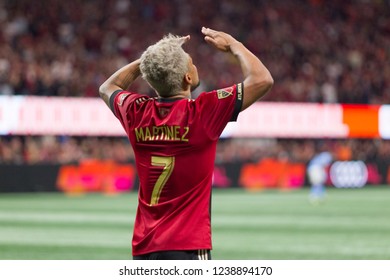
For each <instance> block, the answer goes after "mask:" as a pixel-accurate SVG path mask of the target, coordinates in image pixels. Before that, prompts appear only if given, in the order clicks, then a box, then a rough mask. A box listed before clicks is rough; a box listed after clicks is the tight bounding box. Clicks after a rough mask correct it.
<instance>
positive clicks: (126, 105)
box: [110, 90, 148, 132]
mask: <svg viewBox="0 0 390 280" xmlns="http://www.w3.org/2000/svg"><path fill="white" fill-rule="evenodd" d="M147 98H148V96H145V95H141V94H138V93H134V92H129V91H125V90H117V91H115V92H114V93H113V94H112V95H111V97H110V109H111V111H112V112H113V113H114V115H115V116H116V117H117V118H118V120H119V121H120V122H121V124H122V126H123V128H124V129H125V130H126V132H128V131H129V124H130V123H131V122H132V120H131V118H132V116H131V114H129V112H131V111H132V110H130V107H131V106H133V105H134V103H137V101H138V100H146V99H147Z"/></svg>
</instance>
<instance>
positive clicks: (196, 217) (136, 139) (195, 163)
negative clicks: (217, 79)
mask: <svg viewBox="0 0 390 280" xmlns="http://www.w3.org/2000/svg"><path fill="white" fill-rule="evenodd" d="M242 99H243V84H242V83H240V84H237V85H234V86H231V87H228V88H225V89H220V90H215V91H211V92H204V93H202V94H200V95H199V97H198V98H197V99H195V100H193V99H164V98H150V97H148V96H145V95H140V94H137V93H132V92H128V91H117V92H115V93H114V94H113V95H112V97H111V99H110V106H111V109H112V110H113V112H114V114H115V116H116V117H117V118H118V119H119V120H120V122H121V123H122V126H123V127H124V129H125V130H126V133H127V135H128V137H129V140H130V142H131V145H132V147H133V149H134V153H135V159H136V165H137V172H138V176H139V180H140V188H139V195H138V200H139V203H138V209H137V214H136V219H135V225H134V235H133V242H132V245H133V255H134V256H136V255H142V254H146V253H151V252H156V251H169V250H198V249H211V247H212V246H211V226H210V199H211V183H212V175H213V170H214V160H215V152H216V144H217V141H218V138H219V136H220V135H221V133H222V131H223V129H224V128H225V126H226V124H227V123H228V122H229V121H235V120H236V118H237V115H238V113H239V112H240V110H241V105H242Z"/></svg>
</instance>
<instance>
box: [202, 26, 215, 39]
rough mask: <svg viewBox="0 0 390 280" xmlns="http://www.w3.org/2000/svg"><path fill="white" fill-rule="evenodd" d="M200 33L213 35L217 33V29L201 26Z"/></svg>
mask: <svg viewBox="0 0 390 280" xmlns="http://www.w3.org/2000/svg"><path fill="white" fill-rule="evenodd" d="M202 33H203V34H204V35H207V36H212V37H213V36H214V35H215V34H216V33H217V31H215V30H213V29H210V28H206V27H202Z"/></svg>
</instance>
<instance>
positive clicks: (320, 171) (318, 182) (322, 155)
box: [307, 149, 333, 204]
mask: <svg viewBox="0 0 390 280" xmlns="http://www.w3.org/2000/svg"><path fill="white" fill-rule="evenodd" d="M321 150H322V151H320V152H319V153H317V154H315V155H314V157H313V158H312V159H311V160H310V162H309V164H308V165H307V173H308V178H309V182H310V186H311V188H310V197H309V199H310V202H312V203H314V204H316V203H319V202H322V201H323V200H324V199H325V194H326V193H325V183H326V179H327V168H328V166H329V165H330V164H331V163H332V160H333V156H332V154H331V153H330V152H328V151H324V150H323V149H321Z"/></svg>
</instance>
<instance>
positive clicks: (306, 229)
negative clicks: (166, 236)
mask: <svg viewBox="0 0 390 280" xmlns="http://www.w3.org/2000/svg"><path fill="white" fill-rule="evenodd" d="M136 199H137V195H136V193H130V194H125V195H120V196H114V197H106V196H103V195H100V194H93V195H85V196H80V197H68V196H65V195H63V194H59V193H56V194H0V259H11V260H15V259H77V260H79V259H115V260H118V259H129V258H131V255H130V244H131V236H132V227H133V220H134V214H135V208H136ZM212 215H213V216H212V224H213V242H214V249H213V252H212V256H213V258H214V259H264V260H290V259H294V260H295V259H297V260H303V259H314V260H319V259H332V260H333V259H336V260H340V259H352V260H357V259H366V260H371V259H374V260H377V259H387V260H388V259H390V187H389V186H382V187H372V186H369V187H366V188H364V189H344V190H339V189H329V190H328V197H327V200H326V202H325V203H323V204H321V205H317V206H313V205H311V204H310V203H309V202H308V190H307V189H303V190H299V191H293V192H277V191H265V192H257V193H249V192H245V191H243V190H239V189H229V190H215V191H214V193H213V214H212Z"/></svg>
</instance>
